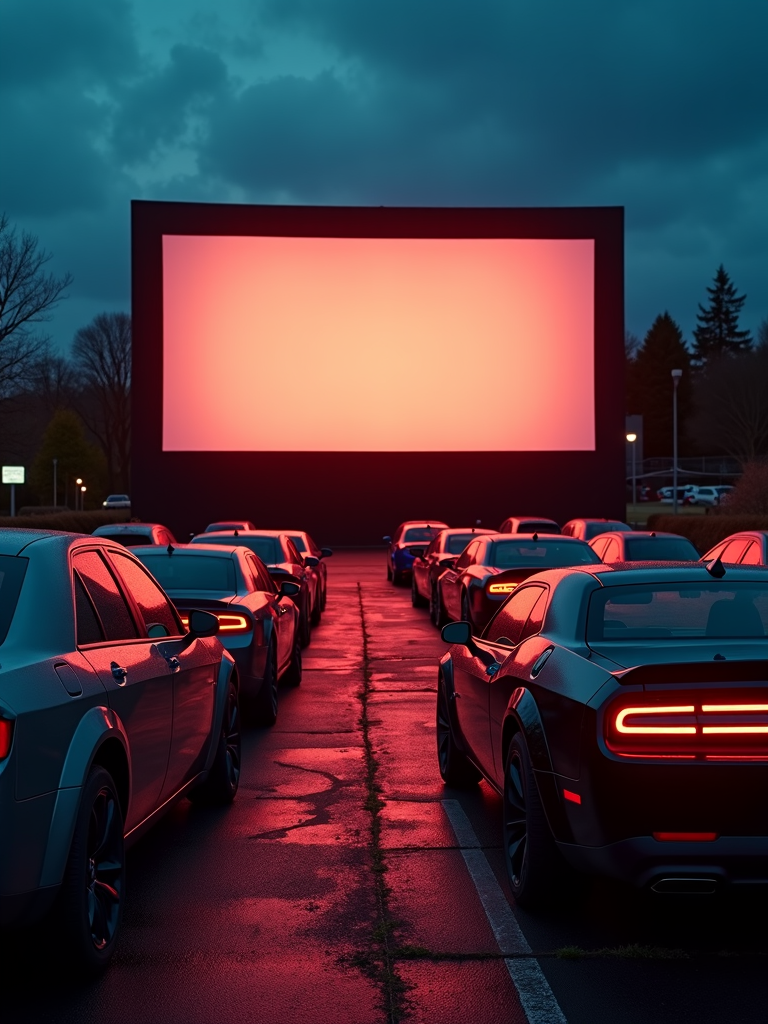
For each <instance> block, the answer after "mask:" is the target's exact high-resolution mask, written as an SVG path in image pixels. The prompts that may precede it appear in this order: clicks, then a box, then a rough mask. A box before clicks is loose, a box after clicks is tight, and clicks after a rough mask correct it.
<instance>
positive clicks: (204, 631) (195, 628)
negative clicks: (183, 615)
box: [184, 608, 219, 647]
mask: <svg viewBox="0 0 768 1024" xmlns="http://www.w3.org/2000/svg"><path fill="white" fill-rule="evenodd" d="M218 632H219V620H218V619H217V618H216V616H215V615H214V614H213V613H212V612H204V611H203V610H202V608H193V609H192V610H191V611H190V613H189V632H188V633H187V635H186V636H185V637H184V646H185V647H189V645H190V644H191V643H192V642H193V640H197V639H198V637H205V636H216V634H217V633H218Z"/></svg>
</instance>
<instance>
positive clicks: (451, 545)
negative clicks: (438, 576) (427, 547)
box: [445, 533, 477, 555]
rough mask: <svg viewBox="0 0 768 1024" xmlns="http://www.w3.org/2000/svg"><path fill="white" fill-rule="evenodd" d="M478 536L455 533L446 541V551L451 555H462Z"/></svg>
mask: <svg viewBox="0 0 768 1024" xmlns="http://www.w3.org/2000/svg"><path fill="white" fill-rule="evenodd" d="M476 536H477V534H476V533H454V534H452V535H451V536H450V537H448V538H447V539H446V543H445V550H446V551H447V552H448V554H449V555H460V554H461V552H462V551H463V550H464V548H465V547H466V546H467V544H469V542H470V541H471V540H474V539H475V537H476Z"/></svg>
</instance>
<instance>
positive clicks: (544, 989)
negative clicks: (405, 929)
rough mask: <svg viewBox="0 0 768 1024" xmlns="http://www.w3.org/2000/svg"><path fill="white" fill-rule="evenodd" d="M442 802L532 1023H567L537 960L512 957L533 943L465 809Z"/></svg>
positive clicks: (530, 1023) (452, 801)
mask: <svg viewBox="0 0 768 1024" xmlns="http://www.w3.org/2000/svg"><path fill="white" fill-rule="evenodd" d="M441 802H442V805H443V810H444V811H445V813H446V815H447V816H448V820H449V821H450V823H451V827H452V828H453V831H454V833H455V835H456V841H457V842H458V844H459V847H460V849H461V854H462V856H463V858H464V863H465V864H466V865H467V870H468V871H469V875H470V878H471V879H472V881H473V882H474V885H475V888H476V889H477V894H478V896H479V897H480V902H481V903H482V904H483V909H484V910H485V914H486V917H487V918H488V923H489V924H490V926H491V928H492V930H493V934H494V935H495V937H496V941H497V942H498V944H499V949H500V950H501V952H502V953H504V954H509V955H510V958H509V959H505V960H504V963H505V964H506V965H507V970H508V971H509V976H510V977H511V978H512V981H513V983H514V986H515V988H516V989H517V994H518V996H519V998H520V1002H521V1004H522V1007H523V1010H524V1011H525V1015H526V1017H527V1018H528V1021H529V1024H567V1021H566V1019H565V1016H564V1015H563V1011H562V1010H561V1009H560V1007H559V1005H558V1002H557V1000H556V999H555V997H554V995H553V993H552V989H551V988H550V987H549V982H548V981H547V979H546V978H545V977H544V974H543V972H542V970H541V967H540V966H539V963H538V961H537V960H535V959H534V958H533V957H530V956H526V958H525V959H512V957H515V958H517V957H520V956H521V954H522V955H524V956H525V955H526V954H530V953H531V947H530V946H529V945H528V942H527V941H526V938H525V936H524V935H523V933H522V931H521V929H520V925H519V924H518V923H517V918H516V917H515V915H514V914H513V913H512V908H511V907H510V905H509V903H508V902H507V898H506V896H505V895H504V892H503V890H502V888H501V886H500V885H499V883H498V882H497V881H496V876H495V875H494V873H493V871H492V870H491V865H490V864H489V863H488V859H487V857H486V856H485V854H484V853H483V851H482V849H480V841H479V840H478V838H477V836H476V835H475V830H474V829H473V828H472V824H471V822H470V820H469V818H468V817H467V816H466V814H465V813H464V809H463V808H462V806H461V804H460V803H459V802H458V800H443V801H441Z"/></svg>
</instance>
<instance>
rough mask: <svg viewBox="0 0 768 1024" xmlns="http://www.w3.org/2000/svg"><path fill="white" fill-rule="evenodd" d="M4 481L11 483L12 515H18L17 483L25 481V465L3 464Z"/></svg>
mask: <svg viewBox="0 0 768 1024" xmlns="http://www.w3.org/2000/svg"><path fill="white" fill-rule="evenodd" d="M3 483H4V484H10V485H11V515H12V516H14V517H15V515H16V484H23V483H24V467H23V466H3Z"/></svg>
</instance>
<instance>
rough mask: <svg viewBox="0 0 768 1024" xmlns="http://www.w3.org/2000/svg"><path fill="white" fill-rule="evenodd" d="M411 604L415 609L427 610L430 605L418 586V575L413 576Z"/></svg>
mask: <svg viewBox="0 0 768 1024" xmlns="http://www.w3.org/2000/svg"><path fill="white" fill-rule="evenodd" d="M411 604H412V605H413V607H414V608H426V606H427V605H428V604H429V601H427V600H425V598H423V597H422V596H421V594H420V593H419V588H418V587H417V586H416V573H413V575H412V576H411Z"/></svg>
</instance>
